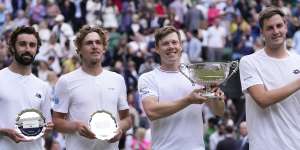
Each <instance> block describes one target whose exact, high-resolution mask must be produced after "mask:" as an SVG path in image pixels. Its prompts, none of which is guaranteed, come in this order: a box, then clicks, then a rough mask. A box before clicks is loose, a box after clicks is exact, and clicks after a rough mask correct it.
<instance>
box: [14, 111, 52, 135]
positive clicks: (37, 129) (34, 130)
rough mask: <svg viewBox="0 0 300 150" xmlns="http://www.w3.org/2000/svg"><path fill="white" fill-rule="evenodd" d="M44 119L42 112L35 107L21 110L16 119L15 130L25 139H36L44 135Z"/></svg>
mask: <svg viewBox="0 0 300 150" xmlns="http://www.w3.org/2000/svg"><path fill="white" fill-rule="evenodd" d="M45 130H46V120H45V117H44V116H43V115H42V113H41V112H40V111H38V110H36V109H25V110H23V111H21V112H20V113H19V114H18V116H17V119H16V131H17V133H19V134H20V135H22V136H24V137H25V138H26V139H27V140H36V139H38V138H40V137H41V136H43V135H44V133H45Z"/></svg>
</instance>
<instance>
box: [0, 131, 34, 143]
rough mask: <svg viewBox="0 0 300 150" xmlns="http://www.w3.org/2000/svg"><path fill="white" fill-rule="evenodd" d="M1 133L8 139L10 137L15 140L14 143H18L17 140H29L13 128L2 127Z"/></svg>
mask: <svg viewBox="0 0 300 150" xmlns="http://www.w3.org/2000/svg"><path fill="white" fill-rule="evenodd" d="M2 133H3V134H4V135H5V136H7V137H9V138H10V139H12V140H13V141H15V142H16V143H19V142H29V141H31V140H28V139H26V138H25V137H24V136H22V135H20V134H18V133H17V132H16V130H14V129H3V130H2Z"/></svg>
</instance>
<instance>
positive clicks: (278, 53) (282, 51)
mask: <svg viewBox="0 0 300 150" xmlns="http://www.w3.org/2000/svg"><path fill="white" fill-rule="evenodd" d="M265 52H266V54H267V55H268V56H270V57H273V58H285V57H287V56H288V53H287V49H286V48H285V47H284V46H282V47H279V48H272V47H268V46H266V47H265Z"/></svg>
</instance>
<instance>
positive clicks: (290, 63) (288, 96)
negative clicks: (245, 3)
mask: <svg viewBox="0 0 300 150" xmlns="http://www.w3.org/2000/svg"><path fill="white" fill-rule="evenodd" d="M259 24H260V29H261V33H262V36H263V37H264V39H265V47H264V48H263V49H261V50H258V51H257V52H255V53H254V54H251V55H248V56H244V57H243V58H242V59H241V61H240V77H241V84H242V90H243V92H244V93H245V96H246V118H247V120H246V121H247V127H248V132H249V144H250V145H249V146H250V149H251V150H266V149H268V150H283V149H284V150H299V149H300V144H299V141H300V126H299V124H300V117H299V113H300V111H299V108H300V91H299V89H300V56H299V55H297V54H294V53H292V52H289V51H288V50H287V48H286V46H285V41H286V33H287V30H288V28H287V20H286V18H285V14H284V13H283V12H282V11H281V9H280V8H275V7H267V8H265V9H264V10H262V11H261V12H260V14H259Z"/></svg>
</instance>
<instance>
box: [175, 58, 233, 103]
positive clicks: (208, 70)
mask: <svg viewBox="0 0 300 150" xmlns="http://www.w3.org/2000/svg"><path fill="white" fill-rule="evenodd" d="M230 68H232V72H231V73H230V74H229V71H230ZM237 71H238V62H237V61H232V62H202V63H195V64H181V65H180V72H181V73H182V74H183V75H184V76H185V77H187V78H188V79H189V80H190V81H191V82H192V83H193V85H194V84H195V83H196V84H199V85H203V86H204V87H205V88H204V89H205V92H204V93H203V94H202V96H204V97H207V98H208V99H216V98H218V97H217V96H216V95H215V93H214V92H212V91H211V90H212V87H215V86H219V85H221V84H222V83H225V82H226V81H227V80H228V79H229V78H230V77H231V76H232V75H233V74H234V73H236V72H237Z"/></svg>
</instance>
